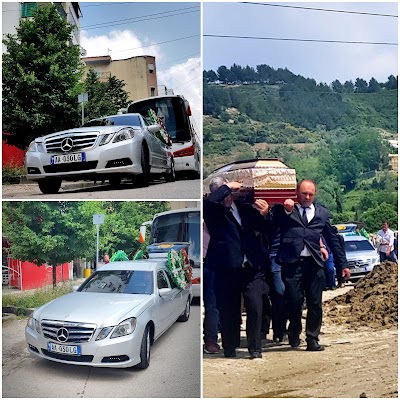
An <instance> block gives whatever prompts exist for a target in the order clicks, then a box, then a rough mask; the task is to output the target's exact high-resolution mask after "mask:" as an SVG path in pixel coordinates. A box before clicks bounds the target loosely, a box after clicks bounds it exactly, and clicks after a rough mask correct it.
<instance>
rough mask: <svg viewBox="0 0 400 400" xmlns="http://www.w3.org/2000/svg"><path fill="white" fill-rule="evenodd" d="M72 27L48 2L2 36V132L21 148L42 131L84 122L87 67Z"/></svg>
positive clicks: (43, 133) (45, 131)
mask: <svg viewBox="0 0 400 400" xmlns="http://www.w3.org/2000/svg"><path fill="white" fill-rule="evenodd" d="M72 31H73V27H72V26H71V25H69V24H67V23H66V21H65V20H64V19H63V18H62V17H61V16H60V14H59V13H58V12H57V9H56V7H55V6H54V5H46V6H41V7H38V9H37V10H36V11H35V12H34V14H33V18H26V19H24V20H21V23H20V25H19V27H18V28H17V33H16V34H13V35H12V34H7V35H6V36H5V39H4V40H3V43H4V44H5V46H7V52H6V53H3V63H2V66H3V110H2V117H3V131H6V132H9V133H10V134H11V135H10V136H7V137H5V138H6V140H7V141H8V142H9V143H11V144H14V145H16V146H18V147H19V148H21V149H25V148H26V147H27V146H28V144H29V143H30V142H31V141H32V140H33V139H35V138H36V137H38V136H42V135H45V134H48V133H52V132H56V131H59V130H63V129H68V128H71V127H73V126H75V125H76V124H77V122H78V121H79V112H78V104H77V96H78V94H79V92H80V89H79V81H80V79H81V77H82V73H83V72H82V71H83V69H82V68H83V67H82V64H81V61H80V58H79V46H75V45H68V43H69V42H70V40H71V33H72Z"/></svg>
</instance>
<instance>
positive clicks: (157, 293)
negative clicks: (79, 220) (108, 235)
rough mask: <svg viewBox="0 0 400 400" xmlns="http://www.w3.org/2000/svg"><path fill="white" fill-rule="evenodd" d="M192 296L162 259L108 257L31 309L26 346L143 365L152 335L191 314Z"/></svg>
mask: <svg viewBox="0 0 400 400" xmlns="http://www.w3.org/2000/svg"><path fill="white" fill-rule="evenodd" d="M191 300H192V289H191V284H190V283H189V284H187V285H186V287H184V288H183V289H181V288H179V287H177V285H176V284H175V283H174V280H173V277H172V275H171V272H170V270H169V269H168V267H167V261H166V260H165V259H153V260H150V259H149V260H138V261H120V262H111V263H109V264H105V265H104V266H103V267H101V268H99V269H98V270H97V271H96V272H95V273H94V274H92V275H91V276H90V277H89V278H87V280H86V281H85V282H84V283H83V284H82V285H81V286H80V287H79V288H78V289H77V291H76V292H73V293H69V294H67V295H64V296H62V297H60V298H58V299H55V300H53V301H51V302H50V303H47V304H45V305H44V306H42V307H39V308H38V309H36V310H35V311H34V313H33V314H32V316H31V317H30V318H29V320H28V323H27V326H26V329H25V338H26V342H27V344H28V350H29V352H30V353H32V354H35V355H37V356H39V357H42V358H46V359H48V360H52V361H57V362H61V363H66V364H77V365H88V366H93V367H115V368H125V367H131V366H136V367H137V368H140V369H144V368H147V367H148V366H149V363H150V346H151V345H152V344H153V343H154V341H155V340H157V339H158V338H159V337H160V336H161V335H162V334H163V333H164V332H165V331H166V330H167V329H168V328H169V327H170V326H171V325H172V324H173V323H174V322H175V321H177V320H178V321H182V322H185V321H187V320H188V319H189V315H190V303H191Z"/></svg>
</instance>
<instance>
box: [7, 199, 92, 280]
mask: <svg viewBox="0 0 400 400" xmlns="http://www.w3.org/2000/svg"><path fill="white" fill-rule="evenodd" d="M81 207H82V205H81V202H72V201H71V202H62V201H57V202H56V201H54V202H40V201H32V202H24V201H21V202H19V201H17V202H3V232H4V234H5V235H6V236H7V238H8V239H9V241H10V242H11V247H10V254H11V255H12V256H13V257H14V258H17V259H19V260H22V261H30V262H32V263H34V264H36V265H38V266H40V265H42V264H44V263H48V264H50V265H51V266H52V268H53V287H55V285H56V267H57V265H60V264H63V263H65V262H69V261H72V260H73V259H74V258H78V257H86V256H92V255H93V252H94V243H95V242H94V237H95V235H94V234H93V233H92V226H93V224H92V219H91V218H87V216H86V217H85V215H84V214H83V213H82V209H81Z"/></svg>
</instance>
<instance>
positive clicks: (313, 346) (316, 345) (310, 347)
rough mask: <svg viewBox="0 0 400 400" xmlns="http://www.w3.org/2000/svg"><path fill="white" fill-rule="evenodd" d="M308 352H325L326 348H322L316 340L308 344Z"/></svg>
mask: <svg viewBox="0 0 400 400" xmlns="http://www.w3.org/2000/svg"><path fill="white" fill-rule="evenodd" d="M306 350H307V351H324V350H325V347H324V346H321V345H320V344H319V343H318V342H317V341H316V340H312V341H310V342H308V343H307V348H306Z"/></svg>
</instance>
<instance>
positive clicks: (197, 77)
mask: <svg viewBox="0 0 400 400" xmlns="http://www.w3.org/2000/svg"><path fill="white" fill-rule="evenodd" d="M199 78H201V75H200V76H195V77H194V78H192V79H189V80H188V81H186V82H185V83H182V84H181V85H179V86H177V87H176V88H175V89H178V88H180V87H182V86H185V85H186V84H187V83H189V82H192V81H194V80H195V79H199Z"/></svg>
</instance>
